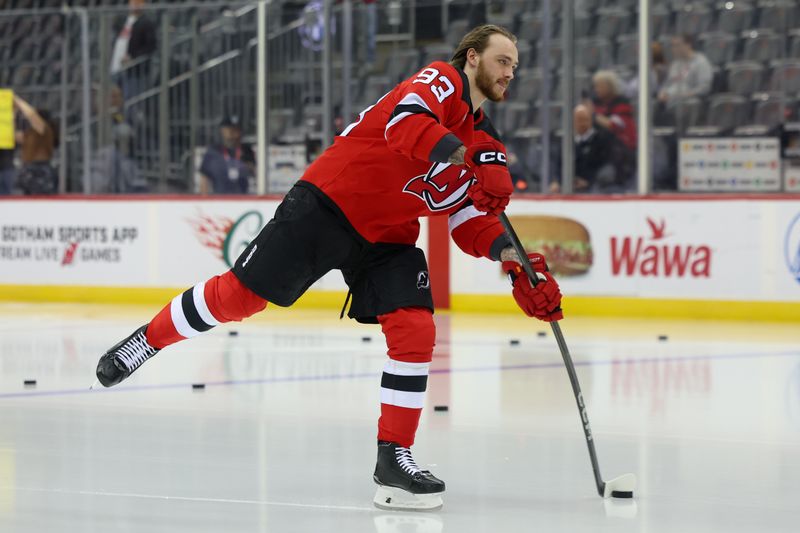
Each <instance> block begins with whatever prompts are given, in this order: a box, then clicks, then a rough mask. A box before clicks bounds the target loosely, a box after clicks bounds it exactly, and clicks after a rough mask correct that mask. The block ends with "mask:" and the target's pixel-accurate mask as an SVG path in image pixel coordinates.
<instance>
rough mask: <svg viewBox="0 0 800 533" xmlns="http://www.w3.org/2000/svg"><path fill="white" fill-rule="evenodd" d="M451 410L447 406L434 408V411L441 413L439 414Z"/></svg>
mask: <svg viewBox="0 0 800 533" xmlns="http://www.w3.org/2000/svg"><path fill="white" fill-rule="evenodd" d="M449 409H450V408H449V407H447V406H446V405H435V406H434V407H433V410H434V411H439V412H444V411H448V410H449Z"/></svg>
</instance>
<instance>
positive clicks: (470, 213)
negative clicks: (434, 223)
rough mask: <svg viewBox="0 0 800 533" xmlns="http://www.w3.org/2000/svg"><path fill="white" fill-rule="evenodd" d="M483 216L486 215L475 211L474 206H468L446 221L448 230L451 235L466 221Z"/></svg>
mask: <svg viewBox="0 0 800 533" xmlns="http://www.w3.org/2000/svg"><path fill="white" fill-rule="evenodd" d="M485 214H486V213H485V212H483V211H478V210H477V209H475V206H474V205H468V206H467V207H465V208H464V209H462V210H461V211H458V212H456V213H453V214H452V215H451V216H450V218H449V219H448V220H447V226H448V227H449V228H450V233H452V232H453V230H454V229H456V228H457V227H459V226H460V225H461V224H463V223H464V222H466V221H467V220H470V219H473V218H475V217H481V216H484V215H485Z"/></svg>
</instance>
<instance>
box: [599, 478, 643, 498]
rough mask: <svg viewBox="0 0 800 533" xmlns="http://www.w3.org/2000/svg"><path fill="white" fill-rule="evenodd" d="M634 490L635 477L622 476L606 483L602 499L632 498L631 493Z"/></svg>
mask: <svg viewBox="0 0 800 533" xmlns="http://www.w3.org/2000/svg"><path fill="white" fill-rule="evenodd" d="M635 490H636V476H635V475H634V474H623V475H621V476H619V477H615V478H614V479H611V480H608V481H606V486H605V488H604V489H603V498H633V491H635Z"/></svg>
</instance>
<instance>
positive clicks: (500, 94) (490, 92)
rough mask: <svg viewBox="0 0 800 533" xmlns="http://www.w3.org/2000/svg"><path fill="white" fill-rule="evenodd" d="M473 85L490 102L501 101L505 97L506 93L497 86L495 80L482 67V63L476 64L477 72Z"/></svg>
mask: <svg viewBox="0 0 800 533" xmlns="http://www.w3.org/2000/svg"><path fill="white" fill-rule="evenodd" d="M475 85H476V86H477V87H478V90H479V91H480V92H482V93H483V95H484V96H486V98H488V99H489V100H491V101H492V102H502V101H503V100H505V98H506V93H505V91H503V90H500V89H499V88H498V87H497V80H495V79H493V78H492V77H491V75H490V74H489V73H488V72H486V69H484V68H483V63H479V64H478V72H477V74H476V75H475Z"/></svg>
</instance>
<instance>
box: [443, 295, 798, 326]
mask: <svg viewBox="0 0 800 533" xmlns="http://www.w3.org/2000/svg"><path fill="white" fill-rule="evenodd" d="M562 304H563V305H562V307H563V308H564V314H565V316H567V317H568V316H570V315H572V316H597V317H601V316H604V317H615V316H616V317H626V316H627V317H637V318H681V319H692V318H696V319H703V320H750V321H759V322H800V302H747V301H729V300H673V299H655V298H617V297H605V296H592V297H589V296H565V297H564V300H563V302H562ZM450 305H451V310H452V311H455V312H482V313H519V312H520V311H519V308H518V307H517V305H516V303H515V302H514V300H513V298H512V297H511V296H510V295H509V296H502V295H494V294H492V295H481V294H454V295H453V296H451V297H450Z"/></svg>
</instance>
